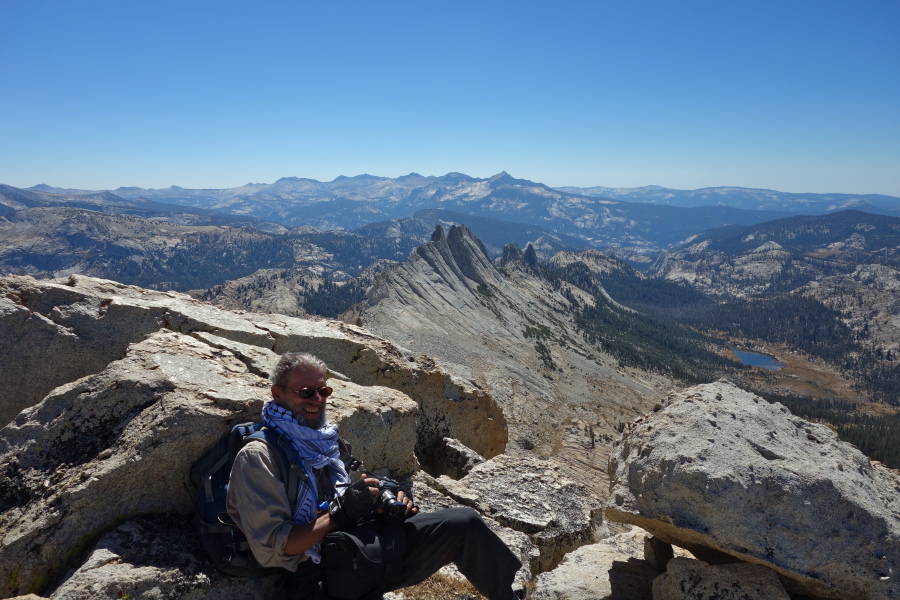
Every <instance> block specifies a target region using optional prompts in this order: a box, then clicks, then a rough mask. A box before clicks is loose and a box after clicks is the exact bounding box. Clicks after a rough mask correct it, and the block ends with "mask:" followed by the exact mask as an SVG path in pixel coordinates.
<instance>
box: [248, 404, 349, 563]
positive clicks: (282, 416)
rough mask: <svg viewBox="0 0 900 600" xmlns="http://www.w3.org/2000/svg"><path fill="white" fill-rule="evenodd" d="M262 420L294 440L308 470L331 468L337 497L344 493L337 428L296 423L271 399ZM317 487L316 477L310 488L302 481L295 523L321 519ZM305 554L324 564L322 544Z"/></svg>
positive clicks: (344, 476) (346, 481)
mask: <svg viewBox="0 0 900 600" xmlns="http://www.w3.org/2000/svg"><path fill="white" fill-rule="evenodd" d="M262 420H263V423H265V424H266V425H268V426H269V427H271V428H272V429H275V430H276V431H278V432H279V433H281V434H282V435H284V436H285V437H286V438H287V439H289V440H290V441H291V445H292V446H293V447H294V450H295V451H296V452H297V456H299V457H301V458H302V459H303V461H304V462H305V463H306V465H307V466H308V467H312V468H313V469H322V468H325V467H328V466H330V468H329V469H328V471H327V472H328V473H329V475H330V476H331V484H332V485H333V486H334V489H335V490H336V491H337V493H338V494H343V493H344V490H346V489H347V488H346V485H348V484H349V483H350V476H349V475H348V474H347V471H346V470H345V468H344V463H343V462H341V458H340V454H341V451H340V448H339V447H338V429H337V425H334V424H332V423H329V422H327V421H326V422H325V425H324V426H323V427H322V428H321V429H312V428H310V427H306V426H304V425H301V424H300V423H298V422H297V419H295V418H294V415H293V414H292V413H291V411H289V410H287V409H286V408H284V407H282V406H279V405H278V404H276V403H275V402H273V401H272V400H269V401H268V402H266V403H265V405H263V409H262ZM310 475H312V473H310ZM338 484H345V485H340V486H339V485H338ZM316 486H317V482H316V480H315V477H309V485H306V484H305V483H304V482H302V481H301V482H300V485H299V486H298V488H297V508H296V509H295V510H294V523H295V524H297V525H306V524H307V523H310V522H312V521H315V520H316V517H317V516H318V515H317V512H318V511H317V506H316V504H317V503H318V497H319V494H318V491H317V489H316ZM305 554H306V555H307V556H309V558H310V559H311V560H312V561H313V562H314V563H316V564H319V561H321V555H320V554H319V544H316V545H315V546H313V547H312V548H310V549H309V550H307V551H306V552H305Z"/></svg>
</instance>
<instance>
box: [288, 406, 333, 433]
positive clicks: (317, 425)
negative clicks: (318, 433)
mask: <svg viewBox="0 0 900 600" xmlns="http://www.w3.org/2000/svg"><path fill="white" fill-rule="evenodd" d="M298 412H299V413H300V414H296V413H295V414H294V418H295V419H297V422H298V423H300V424H301V425H303V426H304V427H309V428H310V429H322V428H323V427H325V423H326V422H327V420H326V419H325V407H324V406H323V407H322V410H320V411H319V414H318V415H316V416H315V417H314V418H312V419H307V418H306V413H304V412H302V411H298Z"/></svg>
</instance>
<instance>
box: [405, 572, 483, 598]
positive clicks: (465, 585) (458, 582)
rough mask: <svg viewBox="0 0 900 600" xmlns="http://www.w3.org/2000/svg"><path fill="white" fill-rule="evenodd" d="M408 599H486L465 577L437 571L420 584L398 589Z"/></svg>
mask: <svg viewBox="0 0 900 600" xmlns="http://www.w3.org/2000/svg"><path fill="white" fill-rule="evenodd" d="M397 591H398V592H400V593H401V594H403V596H404V597H405V598H406V600H485V598H484V596H482V595H481V594H479V593H478V592H477V591H476V590H475V588H474V587H473V586H472V584H471V583H469V582H468V581H466V580H465V579H458V578H456V577H449V576H447V575H444V574H443V573H435V574H434V575H432V576H431V577H429V578H428V579H426V580H425V581H423V582H422V583H420V584H419V585H414V586H411V587H408V588H403V589H402V590H397Z"/></svg>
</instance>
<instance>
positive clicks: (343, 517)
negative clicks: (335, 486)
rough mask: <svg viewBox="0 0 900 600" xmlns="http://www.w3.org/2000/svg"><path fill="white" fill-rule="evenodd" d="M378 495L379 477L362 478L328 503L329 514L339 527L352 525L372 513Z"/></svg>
mask: <svg viewBox="0 0 900 600" xmlns="http://www.w3.org/2000/svg"><path fill="white" fill-rule="evenodd" d="M377 495H378V480H377V479H375V478H374V477H368V478H366V479H360V480H358V481H357V482H356V483H354V484H353V485H351V486H350V487H348V488H347V491H345V492H344V494H343V495H342V496H336V497H335V498H334V500H332V501H331V502H330V503H329V504H328V514H329V515H330V516H331V520H332V521H334V522H335V523H337V525H338V526H339V527H342V528H343V527H352V526H353V525H356V524H357V523H359V522H360V521H362V520H363V519H365V518H366V517H368V516H369V515H370V514H372V511H373V510H375V497H376V496H377Z"/></svg>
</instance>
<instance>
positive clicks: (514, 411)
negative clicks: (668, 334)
mask: <svg viewBox="0 0 900 600" xmlns="http://www.w3.org/2000/svg"><path fill="white" fill-rule="evenodd" d="M531 260H532V264H531V265H530V264H529V263H528V261H526V253H523V252H522V251H521V250H519V249H518V248H517V247H513V246H510V247H508V248H507V249H506V250H505V252H504V255H503V256H502V257H501V258H500V259H499V261H498V264H497V265H495V264H494V263H493V262H492V261H491V260H490V258H489V257H488V256H487V254H486V253H485V250H484V248H483V246H482V245H481V244H480V243H479V241H478V239H477V238H475V237H474V236H473V235H472V234H471V232H470V231H469V230H468V229H467V228H465V227H461V226H453V227H451V228H450V229H449V231H447V232H446V233H445V232H444V230H443V228H440V227H438V228H437V229H436V230H435V234H434V237H433V238H432V241H431V242H430V243H428V244H426V245H424V246H421V247H419V248H418V249H416V250H415V251H414V252H413V253H412V254H411V255H410V258H409V260H408V261H407V262H406V263H403V264H401V265H399V266H397V267H396V268H394V269H391V270H389V271H385V272H384V273H382V274H381V275H379V276H378V278H376V280H375V284H374V285H373V286H372V288H371V289H370V290H369V292H368V293H367V295H366V299H365V300H364V301H363V303H362V304H361V307H360V308H359V310H358V313H356V314H355V315H354V318H355V319H356V322H358V323H360V324H361V325H362V326H363V327H365V328H367V329H369V330H370V331H373V332H374V333H376V334H378V335H382V336H385V337H389V338H390V339H392V340H394V341H395V342H396V343H398V344H399V345H401V346H404V347H408V348H412V349H415V351H416V352H421V353H424V354H427V355H429V356H433V357H435V358H436V359H437V360H438V361H439V362H440V363H441V365H442V367H443V368H445V369H447V370H448V371H449V372H451V373H453V374H454V375H456V376H457V377H459V378H460V379H463V380H467V381H471V382H473V383H474V384H476V385H478V386H479V387H482V388H484V389H489V390H491V393H492V395H493V396H494V397H495V398H496V399H497V401H498V402H499V403H500V404H501V406H502V407H503V410H504V413H505V414H506V415H507V419H508V420H509V423H510V439H511V440H513V441H514V442H515V444H514V448H513V449H511V450H510V451H513V450H514V449H516V448H517V449H518V450H520V451H528V452H531V451H534V452H537V453H538V454H539V455H542V456H547V457H553V458H551V460H555V461H556V462H557V464H559V465H560V468H562V469H565V470H566V471H567V473H568V475H569V476H570V477H572V478H573V479H576V480H577V479H589V478H591V477H594V476H596V473H597V472H598V471H602V470H604V469H605V466H606V455H605V450H604V447H603V445H602V444H599V445H598V444H596V443H595V440H596V439H599V438H604V436H605V438H606V439H612V438H613V437H614V436H616V435H617V434H618V432H617V430H616V427H617V426H619V425H618V424H619V423H622V422H625V421H630V420H631V419H632V418H633V417H634V416H635V415H636V414H638V413H640V412H643V411H644V410H649V408H650V407H652V405H653V403H654V402H655V401H656V400H657V399H661V398H662V395H663V393H664V390H667V389H669V388H670V387H671V385H672V382H671V381H670V380H668V379H665V378H663V377H660V376H656V375H651V374H648V373H644V372H641V371H636V370H633V369H626V368H622V367H620V366H618V364H617V362H616V360H615V359H613V358H611V357H610V356H608V355H605V354H603V353H602V352H600V351H599V350H597V349H596V348H594V347H592V346H591V345H590V344H588V343H587V342H586V341H585V340H583V339H582V338H581V336H580V334H578V333H577V328H576V326H575V324H574V322H573V321H572V314H573V304H572V302H573V300H570V299H569V298H567V297H566V296H565V295H564V294H562V293H560V291H558V290H556V289H554V288H553V287H552V286H551V285H550V283H549V282H548V281H547V280H546V279H544V278H542V277H540V276H539V275H538V274H537V272H536V271H535V270H534V268H533V264H534V263H533V261H534V258H532V259H531ZM560 260H563V259H562V258H561V259H560ZM606 260H607V261H608V263H609V264H613V263H615V264H617V265H621V263H618V261H615V260H614V259H606ZM589 262H591V261H589ZM600 262H602V261H600V260H599V259H598V262H597V264H600ZM592 264H593V263H592ZM570 291H571V297H572V298H574V299H575V301H576V302H593V299H592V298H591V297H590V296H589V295H587V294H585V293H584V292H582V291H580V290H578V289H577V288H574V287H573V288H572V289H571V290H570ZM591 434H593V436H594V439H593V440H592V438H591Z"/></svg>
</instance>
